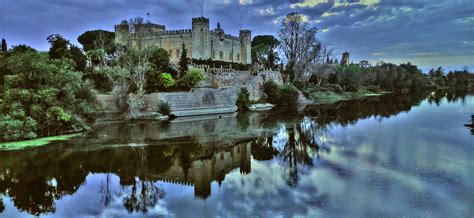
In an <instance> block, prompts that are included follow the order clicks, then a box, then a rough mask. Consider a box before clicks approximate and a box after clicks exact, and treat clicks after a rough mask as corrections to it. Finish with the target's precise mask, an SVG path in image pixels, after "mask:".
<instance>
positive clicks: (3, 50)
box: [2, 39, 8, 55]
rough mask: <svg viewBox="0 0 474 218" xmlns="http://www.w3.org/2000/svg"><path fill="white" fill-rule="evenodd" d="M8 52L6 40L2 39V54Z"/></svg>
mask: <svg viewBox="0 0 474 218" xmlns="http://www.w3.org/2000/svg"><path fill="white" fill-rule="evenodd" d="M7 52H8V47H7V40H5V39H2V54H3V55H6V54H7Z"/></svg>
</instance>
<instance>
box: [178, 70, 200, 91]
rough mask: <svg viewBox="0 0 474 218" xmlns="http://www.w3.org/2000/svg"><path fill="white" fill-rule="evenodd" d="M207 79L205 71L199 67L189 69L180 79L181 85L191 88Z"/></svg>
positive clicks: (187, 88)
mask: <svg viewBox="0 0 474 218" xmlns="http://www.w3.org/2000/svg"><path fill="white" fill-rule="evenodd" d="M204 79H205V76H204V73H203V72H202V71H201V70H199V69H194V68H192V69H189V70H188V71H186V73H185V74H184V75H183V77H182V78H181V80H179V87H180V88H182V89H185V90H189V89H191V88H193V87H195V86H196V85H197V84H199V82H201V81H202V80H204Z"/></svg>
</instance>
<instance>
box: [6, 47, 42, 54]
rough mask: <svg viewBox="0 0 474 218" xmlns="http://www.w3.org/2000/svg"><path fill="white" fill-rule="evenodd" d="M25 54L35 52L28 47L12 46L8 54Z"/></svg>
mask: <svg viewBox="0 0 474 218" xmlns="http://www.w3.org/2000/svg"><path fill="white" fill-rule="evenodd" d="M25 52H36V50H35V49H34V48H32V47H30V46H28V45H23V44H21V45H16V46H13V47H12V48H11V49H10V52H9V53H10V54H11V55H15V54H19V53H25Z"/></svg>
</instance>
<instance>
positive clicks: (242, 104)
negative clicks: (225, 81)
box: [236, 88, 250, 111]
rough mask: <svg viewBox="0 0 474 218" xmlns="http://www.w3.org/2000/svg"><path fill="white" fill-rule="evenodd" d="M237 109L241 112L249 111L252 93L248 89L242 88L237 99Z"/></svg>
mask: <svg viewBox="0 0 474 218" xmlns="http://www.w3.org/2000/svg"><path fill="white" fill-rule="evenodd" d="M236 104H237V108H239V110H240V111H246V110H248V109H249V106H250V93H249V92H248V91H247V89H246V88H241V89H240V93H239V96H238V97H237V103H236Z"/></svg>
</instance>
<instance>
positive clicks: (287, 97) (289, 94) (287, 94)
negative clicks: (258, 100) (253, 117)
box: [263, 80, 299, 106]
mask: <svg viewBox="0 0 474 218" xmlns="http://www.w3.org/2000/svg"><path fill="white" fill-rule="evenodd" d="M263 92H264V93H265V94H266V95H267V100H268V102H270V103H272V104H276V105H278V106H293V105H296V102H297V101H298V97H299V93H298V89H296V87H294V86H293V85H283V86H280V87H279V86H278V85H277V84H276V83H275V82H274V81H271V80H270V81H266V82H265V83H264V84H263Z"/></svg>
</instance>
